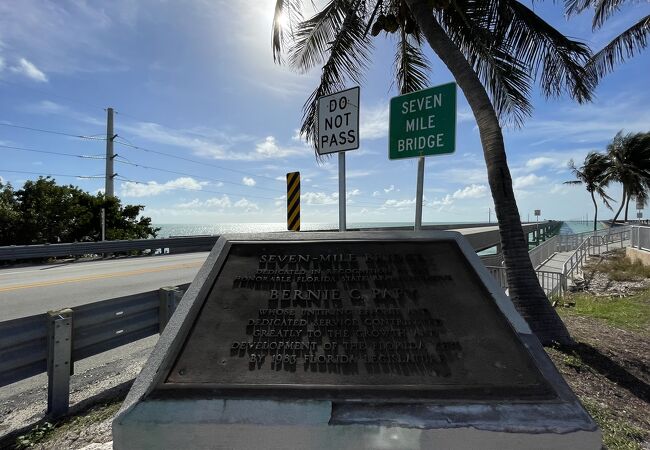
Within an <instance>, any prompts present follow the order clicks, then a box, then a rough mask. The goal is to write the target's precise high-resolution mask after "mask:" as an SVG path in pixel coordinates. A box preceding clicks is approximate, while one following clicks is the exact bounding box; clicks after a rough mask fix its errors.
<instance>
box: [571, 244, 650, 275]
mask: <svg viewBox="0 0 650 450" xmlns="http://www.w3.org/2000/svg"><path fill="white" fill-rule="evenodd" d="M584 270H585V271H596V272H602V273H605V274H607V276H608V277H609V279H610V280H613V281H636V280H642V279H644V278H650V266H644V265H643V264H642V263H641V261H634V262H632V260H631V259H630V258H628V257H626V256H625V252H622V251H617V252H616V253H615V254H614V255H612V256H610V257H609V258H608V259H605V260H601V261H599V262H597V263H591V264H587V265H585V267H584Z"/></svg>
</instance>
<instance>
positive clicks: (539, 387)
mask: <svg viewBox="0 0 650 450" xmlns="http://www.w3.org/2000/svg"><path fill="white" fill-rule="evenodd" d="M332 255H333V256H332ZM291 258H293V260H295V261H302V262H304V263H305V264H310V266H309V267H308V268H309V269H310V271H311V270H312V269H314V264H316V261H327V264H328V266H327V267H328V269H327V270H329V271H330V273H331V274H336V273H338V272H336V271H335V270H333V269H332V267H333V266H332V261H333V260H336V261H337V262H336V264H334V266H335V267H340V268H341V271H342V272H341V273H349V271H350V270H351V271H352V272H354V273H357V275H358V277H361V278H360V279H358V280H357V281H358V282H361V283H369V285H368V287H365V288H364V287H354V286H352V287H349V286H348V287H344V286H346V284H345V283H348V282H351V281H354V280H351V279H349V278H345V279H344V278H343V276H341V278H340V279H338V278H332V277H333V276H334V275H331V276H330V275H328V279H327V280H325V281H326V282H327V283H330V285H329V286H330V287H329V290H321V291H309V292H314V293H315V292H321V293H323V292H325V293H328V295H329V294H332V293H333V294H332V298H333V299H334V300H335V303H337V302H338V303H337V304H336V305H335V306H330V307H329V309H327V308H326V307H325V306H322V305H321V304H320V303H318V306H313V307H312V306H309V305H307V304H305V303H300V300H301V299H300V298H299V296H300V295H301V294H298V293H299V292H304V291H299V290H298V289H300V288H299V287H296V283H300V282H301V281H300V280H301V278H297V279H296V280H293V281H291V283H292V284H291V285H287V287H286V288H280V289H285V290H282V291H276V290H274V291H271V292H272V294H271V293H270V292H269V291H268V289H277V288H273V287H272V288H267V287H265V285H264V284H263V281H264V280H263V279H261V278H260V279H259V280H258V279H256V278H255V277H253V278H244V277H245V276H246V277H247V276H248V274H253V275H254V274H256V273H257V274H265V273H268V271H274V270H276V269H275V268H274V266H271V267H269V264H270V263H272V262H273V261H280V262H282V261H290V260H291ZM350 261H353V263H350ZM377 261H380V262H381V267H384V269H381V270H383V272H381V273H382V274H383V275H382V276H383V277H384V278H372V277H374V276H375V275H372V277H370V278H368V277H367V278H365V279H364V278H363V277H362V274H364V273H367V274H377V273H379V272H377V270H375V269H376V268H377V267H379V266H377ZM339 263H340V264H339ZM347 264H350V265H347ZM386 267H388V269H386ZM373 268H374V269H373ZM316 269H318V270H319V272H320V270H321V269H323V270H326V269H325V268H324V267H316ZM298 272H300V271H299V270H297V271H295V273H296V274H297V273H298ZM274 273H275V275H277V273H276V272H274ZM291 273H294V272H291ZM310 273H311V272H310ZM391 273H394V274H397V275H396V276H397V277H398V278H397V279H394V280H393V281H390V280H389V283H393V284H389V285H387V284H386V283H387V281H386V280H387V277H389V276H391V275H390V274H391ZM275 275H274V276H275ZM357 275H355V276H357ZM260 276H261V275H260ZM296 276H297V277H298V276H299V277H304V275H296ZM400 277H401V278H400ZM242 280H251V281H250V282H248V281H246V282H245V283H244V282H242ZM402 280H408V286H407V287H406V288H405V289H400V290H399V291H398V290H397V287H398V285H399V282H400V281H402ZM246 283H248V284H246ZM331 283H334V284H336V286H340V287H339V288H333V287H332V284H331ZM382 283H383V284H382ZM379 286H382V287H383V288H382V289H378V287H379ZM392 288H395V289H392ZM415 288H417V290H416V289H415ZM308 289H318V288H315V287H311V288H308ZM346 289H347V290H346ZM279 292H286V293H287V301H286V302H285V303H282V302H280V301H278V293H279ZM391 292H392V293H393V295H395V298H393V299H392V300H391V299H390V298H387V297H386V296H390V293H391ZM334 294H335V295H334ZM398 294H399V295H398ZM291 295H293V297H291ZM328 298H329V297H328ZM362 298H363V299H365V300H364V301H363V302H360V301H359V300H360V299H362ZM330 299H331V298H330ZM386 302H389V304H390V305H389V306H386ZM295 305H297V306H295ZM258 311H259V315H258ZM269 311H271V312H272V313H273V314H275V316H274V317H276V318H275V319H273V322H269V321H268V319H264V317H267V316H268V314H269ZM314 313H318V314H321V316H320V317H329V318H328V319H327V320H326V319H322V320H321V319H318V320H316V319H313V314H314ZM327 313H332V314H334V313H335V314H336V315H342V314H350V315H352V316H351V317H353V319H351V320H348V321H345V320H339V321H337V320H336V319H333V318H331V317H332V316H331V315H330V316H326V314H327ZM278 317H280V318H278ZM287 317H291V318H287ZM385 317H391V319H385ZM264 320H266V322H264ZM276 321H277V324H280V323H286V324H288V325H289V326H290V325H291V324H293V325H294V326H295V327H298V328H297V329H298V330H299V331H297V332H296V331H295V329H294V328H289V329H287V330H284V329H282V330H281V331H283V330H284V331H283V332H284V333H285V334H286V335H289V336H298V337H297V338H296V340H295V341H292V342H288V341H287V342H288V344H287V345H289V344H290V345H291V347H287V348H291V349H292V350H295V348H296V346H298V347H301V348H306V347H308V348H309V350H308V352H307V353H308V354H307V355H306V356H302V358H304V360H303V361H301V362H300V363H299V366H298V367H296V365H295V363H294V366H293V367H289V369H288V370H284V369H285V368H284V367H283V366H282V365H281V364H280V365H279V366H278V365H274V366H273V365H271V364H270V361H269V360H270V359H272V360H273V362H274V364H275V363H276V362H279V360H277V359H275V358H274V355H275V353H273V354H267V355H266V358H267V360H266V361H264V359H262V361H260V360H258V358H257V357H256V355H255V354H253V355H250V356H249V353H243V354H242V353H241V352H240V350H238V349H239V348H241V347H240V343H244V345H245V347H246V348H247V349H248V351H249V352H250V349H252V348H260V347H261V348H264V345H268V348H271V347H270V346H271V344H272V343H273V341H270V340H264V339H266V338H265V337H264V336H268V335H273V333H271V332H270V331H267V332H266V333H258V332H257V331H256V330H258V329H259V328H257V326H258V325H257V324H258V323H261V324H264V323H268V324H272V325H277V324H276ZM374 323H378V324H380V325H381V326H383V327H384V328H378V329H373V328H372V326H373V324H374ZM386 324H389V325H386ZM348 325H349V328H345V327H346V326H348ZM283 326H284V325H283ZM393 326H395V327H396V328H393ZM426 326H429V327H430V328H426ZM319 327H320V328H319ZM323 327H325V328H323ZM327 327H330V328H327ZM264 329H266V330H272V328H264ZM389 329H390V330H393V331H395V333H394V334H393V335H392V337H391V338H390V339H385V340H382V339H383V338H381V337H378V338H375V337H373V336H375V335H376V336H381V333H380V331H382V330H384V331H386V332H387V330H389ZM300 330H302V331H300ZM317 330H323V333H322V334H323V336H324V337H323V338H322V339H323V340H322V341H316V340H313V339H312V338H310V336H315V335H316V334H317V333H316V331H317ZM325 336H326V337H327V338H326V337H325ZM341 336H344V337H345V336H347V338H346V339H342V338H341ZM358 336H365V337H366V338H367V339H370V340H369V342H374V344H372V345H370V344H368V345H367V346H366V345H364V351H361V352H357V353H354V349H356V348H360V347H361V341H360V340H359V338H358ZM366 338H364V339H366ZM286 339H287V338H286V337H283V338H282V340H281V342H284V341H286ZM373 339H374V341H373ZM393 340H394V343H393V344H391V342H393ZM246 342H248V343H246ZM336 342H338V344H335V343H336ZM395 343H396V344H395ZM258 344H259V347H255V346H256V345H258ZM397 344H399V345H400V346H401V348H403V349H406V348H408V349H410V348H418V349H420V350H418V352H411V353H409V350H403V353H402V354H401V355H402V356H405V357H407V356H409V357H411V356H412V358H421V359H417V360H415V359H405V361H406V363H405V364H402V365H397V366H396V367H393V365H390V364H389V365H388V366H386V367H384V366H381V364H382V363H379V365H380V366H381V367H383V369H381V370H377V369H376V368H377V363H375V361H377V359H376V358H377V355H378V354H379V353H380V350H378V349H383V348H388V347H390V346H391V345H397ZM336 345H339V347H343V348H345V349H346V352H348V353H347V355H352V356H354V357H356V358H357V359H358V360H359V361H361V362H358V364H357V365H356V366H355V369H356V371H354V372H350V371H347V370H344V369H345V367H343V368H342V366H340V365H338V366H337V365H332V366H331V371H329V369H328V368H327V366H318V364H316V365H315V366H314V365H312V364H313V355H317V356H319V357H323V358H324V356H323V355H324V353H322V350H323V349H324V348H325V347H326V346H327V347H328V348H330V349H331V348H333V347H335V346H336ZM450 349H451V350H450ZM339 350H341V349H340V348H339ZM341 351H343V350H341ZM364 352H365V353H364ZM339 354H341V353H339ZM330 355H331V353H330ZM296 358H299V357H296ZM373 358H374V359H373ZM422 358H424V359H422ZM384 361H385V360H384ZM414 361H417V362H414ZM427 364H429V365H427ZM303 367H304V370H303V369H302V368H303ZM113 438H114V440H113V445H114V448H116V449H179V448H188V449H189V448H191V449H202V448H206V449H207V448H211V449H212V448H224V449H226V448H227V449H256V450H257V449H267V448H269V449H280V448H282V449H294V448H296V449H330V448H341V449H348V448H349V449H353V448H354V449H360V448H372V449H425V448H426V449H474V448H480V449H495V450H496V449H498V450H503V449H527V448H534V449H570V450H578V449H593V450H597V449H600V448H601V433H600V431H599V429H598V427H597V425H596V424H595V422H594V421H593V420H592V419H591V417H590V416H589V414H588V413H587V412H586V411H585V410H584V408H583V407H582V405H581V404H580V402H579V400H578V399H577V397H576V396H575V395H574V394H573V392H572V391H571V389H570V388H569V386H568V385H567V384H566V382H565V381H564V379H563V378H562V376H561V375H560V374H559V373H558V372H557V370H556V369H555V367H554V366H553V363H552V362H551V361H550V359H549V358H548V356H547V355H546V353H545V351H544V349H543V348H542V346H541V345H540V343H539V341H538V340H537V339H536V338H535V336H534V335H533V334H532V332H531V330H530V328H529V327H528V325H527V324H526V322H525V321H524V320H523V319H522V317H521V316H520V315H519V314H518V313H517V311H516V310H515V309H514V306H513V304H512V302H511V301H510V300H509V299H508V298H507V297H506V296H505V295H504V292H503V290H502V289H501V288H500V287H499V285H498V284H497V283H496V281H495V280H494V279H493V278H492V277H491V275H490V274H489V273H488V272H487V270H486V269H485V267H484V266H483V265H482V263H481V262H480V259H479V258H478V256H477V255H476V253H475V252H474V251H473V249H472V248H471V246H470V245H469V244H468V243H467V242H466V241H465V239H464V238H463V237H462V235H460V234H458V233H451V232H422V233H413V232H381V233H371V232H360V233H293V234H272V235H271V234H267V235H236V236H225V237H223V236H222V237H221V238H220V239H219V241H218V242H217V244H216V245H215V248H214V249H213V250H212V252H211V253H210V256H209V257H208V259H207V260H206V263H205V264H204V266H203V267H202V268H201V270H200V271H199V274H198V275H197V277H196V279H195V280H194V282H193V283H192V285H191V286H190V288H189V289H188V291H187V292H186V293H185V295H184V297H183V300H182V301H181V303H180V305H179V307H178V309H177V311H176V313H175V314H174V315H173V317H172V319H171V320H170V322H169V324H168V326H167V328H166V329H165V330H164V332H163V334H162V335H161V337H160V340H159V341H158V344H157V345H156V348H155V350H154V351H153V352H152V354H151V356H150V358H149V360H148V361H147V364H146V365H145V367H144V368H143V370H142V372H141V373H140V375H139V376H138V378H137V380H136V381H135V383H134V384H133V387H132V389H131V391H130V392H129V395H128V397H127V398H126V400H125V401H124V404H123V405H122V408H121V410H120V412H119V413H118V415H117V417H116V418H115V420H114V422H113Z"/></svg>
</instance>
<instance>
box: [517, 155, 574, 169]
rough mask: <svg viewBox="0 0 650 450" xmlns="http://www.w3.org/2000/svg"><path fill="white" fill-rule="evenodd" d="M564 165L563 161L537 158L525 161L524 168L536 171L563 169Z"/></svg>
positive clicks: (543, 157)
mask: <svg viewBox="0 0 650 450" xmlns="http://www.w3.org/2000/svg"><path fill="white" fill-rule="evenodd" d="M564 166H566V164H565V163H564V162H563V161H558V160H557V159H554V158H549V157H548V156H538V157H536V158H531V159H529V160H528V161H526V168H527V169H530V170H538V169H541V168H543V167H564Z"/></svg>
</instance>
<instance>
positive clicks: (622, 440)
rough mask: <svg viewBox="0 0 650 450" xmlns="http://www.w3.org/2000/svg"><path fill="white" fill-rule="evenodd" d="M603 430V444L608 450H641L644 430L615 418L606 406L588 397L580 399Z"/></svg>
mask: <svg viewBox="0 0 650 450" xmlns="http://www.w3.org/2000/svg"><path fill="white" fill-rule="evenodd" d="M581 401H582V404H583V405H584V407H585V408H586V409H587V411H588V412H589V414H591V417H593V418H594V420H595V421H596V423H597V424H598V426H599V427H600V429H601V431H602V432H603V444H605V447H607V448H608V449H610V450H641V449H642V447H641V443H642V442H643V439H644V437H645V434H646V433H645V431H644V430H642V429H641V428H639V427H635V426H634V425H630V424H629V423H627V422H626V421H624V420H621V419H619V418H617V417H616V416H615V415H614V414H613V413H612V412H611V411H610V410H609V409H608V408H607V407H605V406H603V405H601V404H599V403H598V402H596V401H594V400H590V399H585V398H582V399H581Z"/></svg>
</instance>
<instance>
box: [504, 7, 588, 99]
mask: <svg viewBox="0 0 650 450" xmlns="http://www.w3.org/2000/svg"><path fill="white" fill-rule="evenodd" d="M496 8H497V9H498V12H497V13H495V16H496V17H497V19H496V20H497V24H496V27H495V29H496V30H498V31H501V32H502V36H501V38H502V39H503V41H504V44H505V46H506V47H507V48H509V49H510V54H512V55H513V56H514V57H515V58H516V59H517V60H519V61H521V63H522V64H524V65H526V66H527V67H529V69H530V70H531V71H532V72H533V73H534V74H535V77H536V78H539V81H540V87H541V89H542V92H543V93H544V94H545V95H546V96H553V97H555V96H559V95H560V94H561V93H562V90H564V89H566V90H567V91H568V93H569V94H570V95H571V96H572V97H573V98H574V99H576V100H577V101H578V102H585V101H589V100H591V97H592V92H593V90H594V89H595V84H596V80H595V79H594V78H593V77H592V76H590V74H589V73H588V72H587V70H586V69H585V68H584V65H585V64H586V62H587V61H588V60H589V57H590V56H591V51H590V49H589V47H588V46H587V45H586V44H584V43H581V42H578V41H575V40H572V39H569V38H567V37H566V36H564V35H563V34H562V33H560V32H559V31H558V30H556V29H555V28H553V27H552V26H551V25H550V24H548V23H547V22H545V21H544V20H543V19H542V18H541V17H539V16H538V15H537V14H535V13H534V12H533V11H532V10H531V9H529V8H528V7H526V6H525V5H523V4H521V3H519V2H518V1H517V0H502V1H499V2H496Z"/></svg>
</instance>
